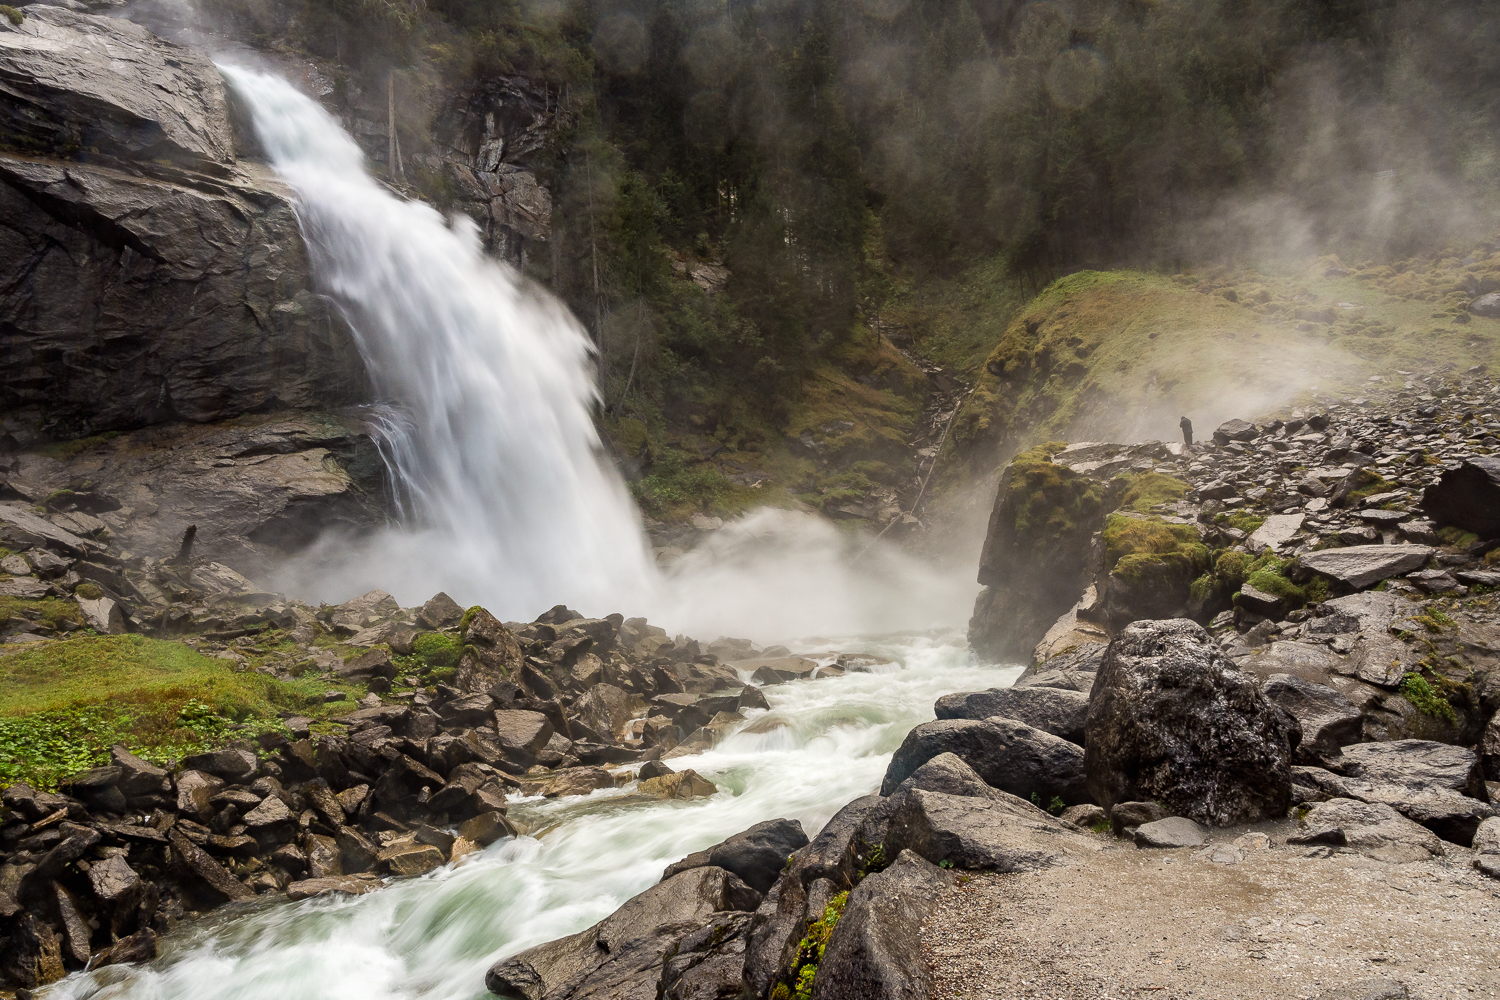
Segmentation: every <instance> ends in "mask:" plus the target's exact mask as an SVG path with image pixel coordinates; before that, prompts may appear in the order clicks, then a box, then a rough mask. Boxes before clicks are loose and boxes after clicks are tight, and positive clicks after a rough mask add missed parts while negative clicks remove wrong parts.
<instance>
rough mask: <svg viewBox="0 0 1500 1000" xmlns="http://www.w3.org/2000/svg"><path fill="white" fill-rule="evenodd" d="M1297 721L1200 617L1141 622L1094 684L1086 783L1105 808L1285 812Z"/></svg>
mask: <svg viewBox="0 0 1500 1000" xmlns="http://www.w3.org/2000/svg"><path fill="white" fill-rule="evenodd" d="M1294 726H1295V721H1294V720H1291V719H1290V718H1289V717H1287V716H1286V715H1285V714H1284V713H1283V712H1281V711H1280V710H1279V709H1277V708H1276V706H1274V705H1273V704H1272V703H1271V702H1270V701H1268V700H1267V699H1266V697H1265V695H1263V694H1262V693H1261V690H1260V686H1259V685H1258V684H1257V683H1256V679H1255V677H1254V676H1253V675H1250V674H1246V673H1243V672H1241V671H1240V670H1238V669H1236V668H1235V666H1234V665H1233V664H1232V663H1230V662H1229V660H1228V659H1226V658H1225V656H1224V653H1223V651H1222V650H1221V649H1220V647H1219V644H1218V643H1217V642H1216V641H1215V640H1214V639H1213V638H1212V637H1211V636H1210V635H1209V634H1208V633H1207V632H1206V631H1205V630H1204V629H1203V627H1202V626H1200V625H1198V624H1197V623H1196V622H1192V621H1188V620H1186V619H1170V620H1166V621H1141V622H1135V623H1133V624H1131V625H1129V626H1127V627H1126V628H1125V630H1124V631H1122V632H1121V633H1120V634H1119V635H1118V636H1117V637H1116V638H1115V639H1114V641H1113V642H1111V643H1110V646H1109V651H1108V653H1106V654H1105V657H1104V666H1103V668H1102V669H1101V670H1100V672H1099V678H1098V680H1097V681H1096V682H1095V684H1094V693H1093V700H1092V702H1091V704H1090V706H1089V718H1088V746H1087V750H1086V752H1085V769H1086V772H1087V776H1088V787H1089V789H1090V790H1091V791H1092V792H1093V794H1094V797H1095V801H1097V802H1098V803H1099V805H1101V806H1104V807H1105V808H1106V809H1108V808H1110V807H1112V806H1113V805H1114V804H1115V803H1116V802H1127V801H1140V800H1155V801H1159V802H1161V803H1162V804H1163V805H1164V806H1166V807H1167V809H1168V810H1169V811H1171V812H1173V813H1175V814H1177V815H1180V816H1186V817H1188V818H1189V819H1193V820H1197V821H1198V822H1200V823H1205V824H1208V825H1212V826H1228V825H1230V824H1232V823H1246V822H1253V821H1255V820H1260V819H1279V818H1281V817H1282V816H1284V815H1286V811H1287V808H1288V807H1289V806H1290V805H1291V784H1292V780H1291V756H1292V743H1291V734H1292V732H1293V727H1294ZM981 773H983V772H982V771H981Z"/></svg>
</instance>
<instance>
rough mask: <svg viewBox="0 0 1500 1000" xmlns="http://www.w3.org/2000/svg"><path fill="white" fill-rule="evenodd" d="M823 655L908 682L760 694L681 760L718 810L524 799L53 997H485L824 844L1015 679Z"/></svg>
mask: <svg viewBox="0 0 1500 1000" xmlns="http://www.w3.org/2000/svg"><path fill="white" fill-rule="evenodd" d="M826 649H837V650H844V651H860V652H869V653H876V654H879V655H882V656H885V657H889V658H891V659H893V660H895V661H898V662H899V663H900V664H901V668H900V669H892V670H889V671H888V672H884V673H873V674H862V673H857V674H850V675H848V676H845V677H827V678H815V679H813V680H810V681H797V682H793V683H789V684H781V685H775V686H771V687H767V688H765V689H764V691H765V694H766V697H767V700H768V701H769V702H770V704H771V709H770V711H769V712H763V711H754V712H750V713H748V715H749V718H748V719H747V721H746V723H745V725H744V726H743V727H741V731H740V732H738V733H737V734H735V735H733V736H730V737H729V738H728V739H726V740H725V741H724V742H723V743H722V744H720V745H719V746H718V747H716V748H715V749H713V750H712V751H709V752H708V753H705V754H702V755H700V756H696V757H681V758H675V759H673V760H671V761H670V762H669V763H670V764H671V766H672V767H674V768H675V769H678V770H681V769H683V768H689V767H691V768H693V769H694V770H696V771H698V772H699V773H700V774H702V775H704V776H705V777H707V778H709V779H710V780H712V781H713V782H714V783H715V784H716V785H718V787H719V791H718V793H717V794H715V795H713V796H710V797H708V798H703V799H697V800H692V801H653V802H640V801H636V802H626V801H623V800H624V799H625V798H626V797H627V796H628V795H629V794H630V792H631V791H632V788H633V786H626V787H624V788H619V789H608V790H602V791H596V792H594V793H592V794H590V795H587V796H575V797H571V798H566V799H555V800H550V801H543V800H540V799H521V800H517V801H515V802H514V804H513V805H512V806H511V811H510V814H511V816H512V817H514V818H516V819H520V820H522V821H523V822H525V823H526V824H527V826H528V827H529V828H530V829H531V831H532V835H529V836H525V837H520V838H517V839H513V840H506V841H501V842H499V843H496V844H494V845H492V846H490V847H489V848H488V849H486V850H485V851H483V852H481V853H479V854H474V855H470V856H469V857H467V858H464V859H463V860H461V861H460V862H459V863H457V864H455V865H451V866H448V867H445V868H442V869H440V870H438V871H435V872H433V873H431V874H429V875H426V876H423V877H421V878H415V879H409V880H406V881H400V882H396V883H394V884H392V885H390V886H389V887H388V888H385V889H382V890H380V891H378V892H375V893H371V894H369V895H365V896H359V897H340V898H333V899H327V898H325V899H314V900H306V901H303V902H299V903H280V904H272V905H264V904H262V908H259V909H252V910H251V911H249V912H245V911H240V912H238V913H232V912H228V911H225V912H221V913H220V914H217V915H215V916H213V917H210V918H209V919H207V920H204V921H202V922H199V923H196V924H195V925H191V926H185V927H184V928H182V929H180V930H179V931H177V932H176V933H175V934H172V935H168V936H167V937H166V938H164V939H163V941H162V953H161V957H160V958H159V959H158V960H157V961H156V962H154V963H152V964H151V965H150V966H147V967H144V968H107V969H102V970H100V971H99V972H97V973H93V974H88V975H76V976H73V977H71V978H69V979H67V980H65V981H63V982H62V983H60V984H59V985H58V986H56V987H54V988H53V990H51V991H49V992H48V993H47V994H46V996H47V997H48V1000H61V998H63V997H67V998H77V1000H83V998H93V1000H105V998H111V1000H115V998H126V997H129V998H142V1000H145V998H151V1000H220V998H222V1000H230V998H233V1000H385V998H397V997H401V998H416V997H422V998H430V1000H468V998H476V997H483V996H488V994H487V993H486V992H485V989H484V973H485V970H487V969H488V968H489V967H490V965H492V964H493V963H494V962H495V961H496V960H498V959H500V958H503V957H505V956H507V955H511V954H514V953H516V952H518V951H520V950H522V949H524V948H527V947H530V946H531V945H534V944H538V943H540V942H543V941H549V940H552V939H553V938H557V937H560V936H562V935H564V934H571V933H573V932H575V931H579V930H582V929H584V928H585V927H588V926H589V925H591V924H593V923H595V922H597V921H598V920H600V919H601V918H603V917H604V916H606V915H608V914H609V913H611V912H613V911H614V910H615V908H616V907H618V906H619V905H620V904H621V903H623V902H624V901H625V900H626V899H628V898H630V897H631V896H633V895H635V894H636V893H638V892H640V891H642V890H643V889H646V888H647V887H649V886H651V885H652V884H654V883H655V882H656V881H657V880H659V879H660V878H661V872H662V869H663V868H665V867H666V866H667V865H668V864H670V863H671V862H673V861H676V860H678V859H679V858H681V857H683V856H684V855H686V854H689V853H691V852H693V851H697V850H701V849H703V848H705V847H707V846H709V845H711V844H714V843H717V842H718V841H720V840H723V839H724V838H725V837H727V836H729V835H731V834H734V833H738V832H739V831H740V830H743V829H745V828H746V827H748V826H750V825H752V824H754V823H758V822H760V821H761V820H766V819H773V818H776V817H780V816H789V817H794V818H796V819H798V820H800V821H801V822H802V825H803V828H804V829H806V830H807V832H808V834H809V836H811V835H814V834H816V832H817V831H818V830H819V829H820V828H821V827H822V826H823V824H824V823H826V822H827V821H828V819H829V818H830V817H832V816H833V814H834V813H835V812H837V811H838V809H839V808H840V807H841V806H843V805H844V804H845V803H846V802H849V801H850V800H851V799H854V798H857V797H858V796H860V795H863V794H865V793H868V792H870V791H873V790H875V789H876V788H878V787H879V785H880V779H881V776H882V775H883V774H884V773H885V767H886V764H887V763H888V762H889V760H890V756H891V753H892V752H893V751H894V750H895V749H896V747H897V746H899V745H900V743H901V740H902V738H903V737H904V736H905V734H906V732H907V730H909V729H910V728H911V727H912V726H914V725H916V724H918V723H920V722H923V721H925V720H928V719H931V718H932V717H933V711H932V705H933V701H934V700H935V699H936V698H937V697H938V696H939V695H941V694H945V693H947V692H950V691H963V690H973V689H976V688H984V687H994V686H1003V685H1006V684H1009V683H1011V681H1013V680H1014V678H1015V677H1016V675H1017V674H1019V672H1020V668H1018V667H994V666H975V665H972V664H971V663H970V662H969V656H968V653H967V651H966V650H965V648H964V647H963V644H962V637H961V636H958V635H943V636H938V635H930V634H929V635H906V636H893V637H884V638H881V639H879V640H875V641H870V640H864V641H857V642H856V641H849V642H846V643H843V644H830V645H826V646H810V647H807V648H806V649H805V650H804V651H805V652H807V653H810V654H813V653H816V652H818V651H820V650H826ZM775 722H780V723H784V725H775V724H774V723H775ZM748 729H754V730H757V731H756V732H747V731H744V730H748Z"/></svg>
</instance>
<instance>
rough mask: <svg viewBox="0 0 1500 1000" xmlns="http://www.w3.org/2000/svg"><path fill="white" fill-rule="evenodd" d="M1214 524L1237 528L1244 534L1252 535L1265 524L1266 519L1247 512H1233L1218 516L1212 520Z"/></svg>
mask: <svg viewBox="0 0 1500 1000" xmlns="http://www.w3.org/2000/svg"><path fill="white" fill-rule="evenodd" d="M1214 522H1215V523H1216V524H1227V525H1228V526H1229V527H1231V528H1238V529H1239V530H1240V531H1243V532H1244V533H1245V534H1247V535H1250V534H1254V533H1255V530H1256V529H1257V528H1259V527H1260V526H1261V525H1263V524H1265V523H1266V519H1265V518H1264V517H1262V516H1261V515H1259V514H1252V513H1250V512H1249V511H1247V510H1235V511H1230V512H1228V513H1225V514H1220V515H1218V516H1217V517H1215V518H1214Z"/></svg>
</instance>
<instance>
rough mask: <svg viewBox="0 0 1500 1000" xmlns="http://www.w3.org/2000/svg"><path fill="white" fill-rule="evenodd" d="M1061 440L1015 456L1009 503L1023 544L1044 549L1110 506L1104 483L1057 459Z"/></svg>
mask: <svg viewBox="0 0 1500 1000" xmlns="http://www.w3.org/2000/svg"><path fill="white" fill-rule="evenodd" d="M1065 447H1066V445H1065V444H1063V443H1062V442H1059V441H1053V442H1049V443H1048V444H1043V445H1038V446H1036V447H1035V448H1032V449H1031V450H1030V451H1026V452H1022V453H1021V454H1020V455H1017V456H1016V457H1015V459H1014V460H1013V461H1012V462H1011V464H1010V468H1009V470H1008V473H1009V478H1008V485H1007V492H1006V497H1005V506H1004V509H1005V510H1007V511H1009V512H1010V515H1011V518H1012V520H1011V529H1012V531H1013V532H1014V538H1015V539H1016V541H1017V542H1018V543H1020V542H1022V541H1023V540H1024V542H1025V543H1026V544H1024V545H1021V547H1022V548H1027V547H1029V548H1031V549H1032V550H1033V551H1041V550H1044V549H1046V548H1047V547H1049V546H1051V545H1053V544H1054V543H1056V542H1057V541H1059V540H1060V539H1062V538H1064V537H1066V536H1068V535H1070V534H1072V533H1074V532H1076V531H1078V530H1079V529H1080V526H1084V525H1091V524H1093V523H1094V521H1095V519H1096V518H1098V516H1099V514H1100V512H1101V511H1102V509H1103V506H1104V491H1103V490H1102V489H1101V487H1100V486H1099V484H1097V483H1095V482H1093V481H1092V480H1089V479H1086V478H1084V477H1083V476H1080V475H1078V474H1077V473H1075V472H1074V471H1073V470H1072V469H1069V468H1066V467H1065V466H1061V465H1057V464H1055V463H1053V462H1052V456H1053V455H1055V454H1057V452H1059V451H1061V450H1062V449H1063V448H1065Z"/></svg>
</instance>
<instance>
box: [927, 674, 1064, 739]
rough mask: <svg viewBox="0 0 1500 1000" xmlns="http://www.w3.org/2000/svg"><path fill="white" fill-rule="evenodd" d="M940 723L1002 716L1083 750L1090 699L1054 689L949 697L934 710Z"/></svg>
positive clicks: (1001, 690) (994, 690)
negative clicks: (942, 720)
mask: <svg viewBox="0 0 1500 1000" xmlns="http://www.w3.org/2000/svg"><path fill="white" fill-rule="evenodd" d="M934 710H935V711H936V713H937V717H938V718H939V719H988V718H991V717H992V716H1003V717H1004V718H1007V719H1015V720H1016V721H1018V722H1024V723H1026V725H1028V726H1031V727H1033V728H1036V729H1040V730H1041V731H1042V732H1044V733H1051V734H1052V735H1053V736H1060V737H1062V738H1063V739H1065V740H1067V741H1068V742H1069V743H1077V744H1078V745H1079V746H1083V730H1084V723H1085V722H1087V720H1088V714H1089V699H1088V695H1086V694H1084V693H1082V692H1080V691H1069V690H1066V689H1063V688H1055V687H1010V688H990V689H989V690H988V691H969V692H966V693H960V694H946V695H943V697H941V698H939V699H938V700H937V704H936V705H935V706H934Z"/></svg>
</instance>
